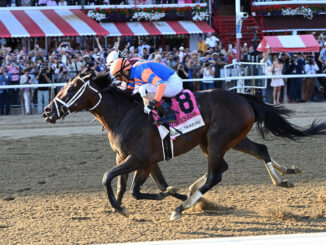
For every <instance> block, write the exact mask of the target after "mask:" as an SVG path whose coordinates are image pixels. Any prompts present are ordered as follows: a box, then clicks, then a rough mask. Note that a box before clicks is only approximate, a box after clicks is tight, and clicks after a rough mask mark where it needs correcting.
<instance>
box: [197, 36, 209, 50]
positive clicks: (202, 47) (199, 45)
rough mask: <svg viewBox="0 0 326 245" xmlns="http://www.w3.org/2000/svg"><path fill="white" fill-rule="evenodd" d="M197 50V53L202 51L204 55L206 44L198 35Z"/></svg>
mask: <svg viewBox="0 0 326 245" xmlns="http://www.w3.org/2000/svg"><path fill="white" fill-rule="evenodd" d="M197 49H198V51H202V52H203V53H206V50H207V45H206V42H205V40H204V39H203V38H202V36H201V35H199V37H198V43H197Z"/></svg>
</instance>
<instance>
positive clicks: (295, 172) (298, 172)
mask: <svg viewBox="0 0 326 245" xmlns="http://www.w3.org/2000/svg"><path fill="white" fill-rule="evenodd" d="M290 170H291V172H292V174H301V173H302V171H301V170H300V169H298V168H297V167H296V166H291V168H290Z"/></svg>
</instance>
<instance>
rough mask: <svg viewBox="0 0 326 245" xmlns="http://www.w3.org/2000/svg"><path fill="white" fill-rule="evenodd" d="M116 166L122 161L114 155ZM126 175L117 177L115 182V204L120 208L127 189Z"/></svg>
mask: <svg viewBox="0 0 326 245" xmlns="http://www.w3.org/2000/svg"><path fill="white" fill-rule="evenodd" d="M115 161H116V164H117V165H119V164H120V163H121V162H122V161H123V159H122V158H121V157H120V156H119V155H118V154H117V155H116V160H115ZM127 181H128V174H122V175H119V176H118V180H117V202H118V204H119V206H121V203H122V198H123V195H124V194H125V192H126V189H127Z"/></svg>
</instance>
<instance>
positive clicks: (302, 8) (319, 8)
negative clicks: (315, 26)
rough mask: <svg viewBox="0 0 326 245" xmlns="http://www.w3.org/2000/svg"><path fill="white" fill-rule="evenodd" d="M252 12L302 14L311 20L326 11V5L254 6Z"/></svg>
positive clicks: (259, 13) (261, 13) (257, 13)
mask: <svg viewBox="0 0 326 245" xmlns="http://www.w3.org/2000/svg"><path fill="white" fill-rule="evenodd" d="M252 12H254V13H255V14H256V15H263V16H266V15H272V16H273V15H282V16H294V15H302V16H303V17H304V18H307V19H309V20H311V19H313V17H314V15H316V14H318V13H320V12H326V5H321V4H318V5H313V4H311V5H293V4H291V5H269V6H254V7H252Z"/></svg>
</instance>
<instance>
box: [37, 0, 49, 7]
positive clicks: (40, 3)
mask: <svg viewBox="0 0 326 245" xmlns="http://www.w3.org/2000/svg"><path fill="white" fill-rule="evenodd" d="M46 3H47V0H38V6H46Z"/></svg>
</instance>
